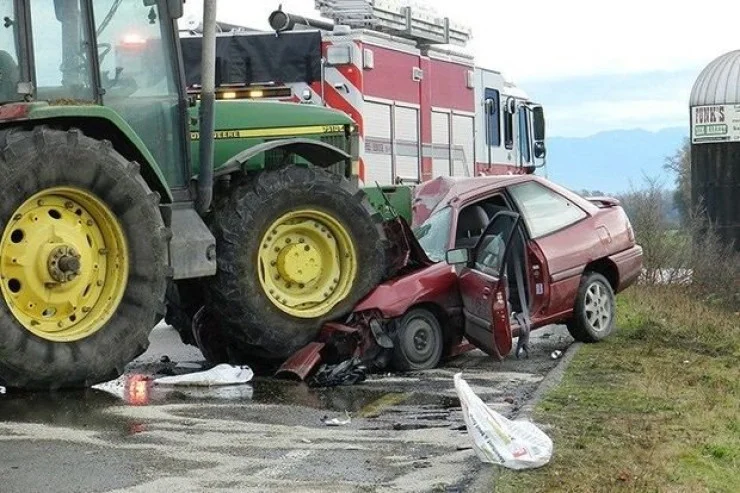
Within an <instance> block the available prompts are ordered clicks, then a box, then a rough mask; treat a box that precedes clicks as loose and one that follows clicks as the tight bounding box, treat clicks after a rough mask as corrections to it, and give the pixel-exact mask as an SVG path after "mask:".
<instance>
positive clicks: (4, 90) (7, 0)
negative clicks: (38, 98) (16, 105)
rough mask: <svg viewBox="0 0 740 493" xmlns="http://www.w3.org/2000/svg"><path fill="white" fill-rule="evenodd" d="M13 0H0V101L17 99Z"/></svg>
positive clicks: (16, 34)
mask: <svg viewBox="0 0 740 493" xmlns="http://www.w3.org/2000/svg"><path fill="white" fill-rule="evenodd" d="M13 5H14V2H13V0H0V18H2V19H3V23H2V25H1V26H0V103H5V102H7V101H18V100H19V99H20V97H21V96H20V95H19V94H18V82H20V70H19V67H18V26H17V25H16V22H17V21H16V15H15V8H14V6H13Z"/></svg>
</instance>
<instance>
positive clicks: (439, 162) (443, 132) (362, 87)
mask: <svg viewBox="0 0 740 493" xmlns="http://www.w3.org/2000/svg"><path fill="white" fill-rule="evenodd" d="M315 3H316V7H317V9H318V10H319V11H320V13H321V14H322V16H324V17H327V18H329V19H331V22H330V21H322V20H314V19H307V18H304V17H299V16H295V15H292V14H289V13H286V12H282V11H281V10H278V11H276V12H274V13H273V14H272V15H271V16H270V24H271V26H272V27H273V29H274V31H272V32H267V33H265V32H255V31H253V30H248V29H244V28H235V27H234V26H230V28H229V29H224V32H222V33H221V34H220V35H219V36H218V40H217V57H218V63H217V79H218V80H219V87H220V88H221V89H222V90H223V91H228V94H229V95H230V96H234V97H240V98H241V97H251V98H263V99H278V100H283V101H291V102H295V103H302V104H317V105H326V106H329V107H331V108H335V109H339V110H342V111H344V112H346V113H347V114H349V115H350V116H351V117H352V118H353V119H354V121H355V122H356V124H357V127H358V130H359V151H360V152H359V160H358V162H357V167H356V168H357V169H356V170H355V172H356V174H357V175H358V178H359V182H360V184H364V185H366V186H369V185H374V184H376V183H377V184H379V185H383V186H384V185H393V184H401V183H407V184H413V183H420V182H423V181H428V180H431V179H434V178H437V177H440V176H462V177H471V176H480V175H493V174H525V173H532V172H534V171H535V169H536V168H537V167H540V166H543V165H544V164H545V144H544V141H545V121H544V112H543V110H542V107H541V106H540V105H538V104H536V103H534V102H533V101H531V100H530V99H529V97H528V96H527V94H526V93H525V92H524V91H523V90H522V89H520V88H518V87H517V86H516V85H514V84H513V83H511V82H510V81H508V80H506V78H505V77H504V76H503V75H502V74H501V73H500V72H498V71H494V70H489V69H485V68H481V67H478V66H476V63H475V60H474V58H473V57H472V56H471V55H470V54H468V53H465V52H464V51H463V48H464V46H465V45H466V44H467V42H468V41H469V39H470V37H471V32H470V30H469V29H468V28H466V27H464V26H461V25H457V24H455V23H453V22H451V21H450V19H449V18H441V17H439V16H438V15H436V14H435V13H434V12H431V11H429V10H428V9H426V8H423V7H415V6H414V7H412V6H409V5H408V2H406V3H405V4H404V3H401V2H400V1H398V0H383V1H381V0H377V1H374V2H369V1H367V2H361V1H360V2H358V1H347V2H341V1H337V0H316V1H315ZM181 38H182V45H183V56H184V60H185V70H186V79H188V84H189V85H191V86H192V87H196V88H197V84H198V83H199V80H198V79H199V77H198V76H197V74H198V73H199V70H198V68H199V58H198V57H199V54H200V45H199V40H200V37H199V34H198V32H197V29H195V30H192V31H191V32H190V34H184V35H181ZM266 54H269V56H267V55H266ZM189 74H193V75H192V77H191V76H189Z"/></svg>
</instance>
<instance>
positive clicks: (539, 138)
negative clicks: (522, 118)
mask: <svg viewBox="0 0 740 493" xmlns="http://www.w3.org/2000/svg"><path fill="white" fill-rule="evenodd" d="M532 115H533V117H534V121H533V123H534V125H533V126H534V141H535V142H544V141H545V112H544V111H543V109H542V106H535V107H534V108H532Z"/></svg>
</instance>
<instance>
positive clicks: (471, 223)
mask: <svg viewBox="0 0 740 493" xmlns="http://www.w3.org/2000/svg"><path fill="white" fill-rule="evenodd" d="M486 226H488V214H486V210H485V209H484V208H483V207H481V206H480V205H470V206H468V207H466V208H465V209H463V210H462V212H461V213H460V218H459V219H458V222H457V236H458V237H460V236H480V234H481V233H483V230H484V229H485V228H486Z"/></svg>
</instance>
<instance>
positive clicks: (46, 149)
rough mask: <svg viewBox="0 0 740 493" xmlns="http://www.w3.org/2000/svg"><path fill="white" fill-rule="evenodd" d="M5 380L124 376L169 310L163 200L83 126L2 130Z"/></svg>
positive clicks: (28, 385) (0, 274) (67, 384)
mask: <svg viewBox="0 0 740 493" xmlns="http://www.w3.org/2000/svg"><path fill="white" fill-rule="evenodd" d="M0 149H2V152H0V169H2V173H0V190H2V195H1V196H0V224H2V239H0V291H2V295H1V296H2V301H3V302H2V303H0V385H5V386H7V387H11V388H24V389H33V390H48V389H58V388H72V387H84V386H90V385H94V384H96V383H99V382H102V381H105V380H109V379H113V378H116V377H117V376H118V375H120V374H121V373H122V372H123V371H124V368H125V366H126V364H128V363H129V362H130V361H132V360H133V359H134V358H135V357H136V356H138V355H139V354H141V353H142V352H144V351H145V350H146V348H147V346H148V344H149V339H148V336H149V333H150V331H151V329H152V328H153V327H154V326H155V325H156V323H157V322H159V321H160V320H161V318H162V316H163V315H164V306H165V305H164V298H165V289H166V286H167V276H168V273H169V267H168V264H167V239H168V238H167V237H168V230H167V229H166V228H165V226H164V223H163V221H162V217H161V215H160V212H159V208H158V204H159V195H158V194H157V193H154V192H152V191H151V190H150V188H149V187H148V186H147V183H146V182H145V181H144V179H143V178H142V176H141V174H140V173H139V165H138V164H136V163H134V162H129V161H127V160H126V159H124V158H123V157H122V156H121V155H120V154H119V153H118V152H116V151H115V150H114V149H113V147H112V145H111V144H110V143H109V142H106V141H97V140H94V139H91V138H88V137H86V136H85V135H84V134H83V133H82V132H80V131H79V130H69V131H66V130H54V129H50V128H47V127H36V128H34V129H32V130H20V129H9V130H5V131H2V132H0Z"/></svg>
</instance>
